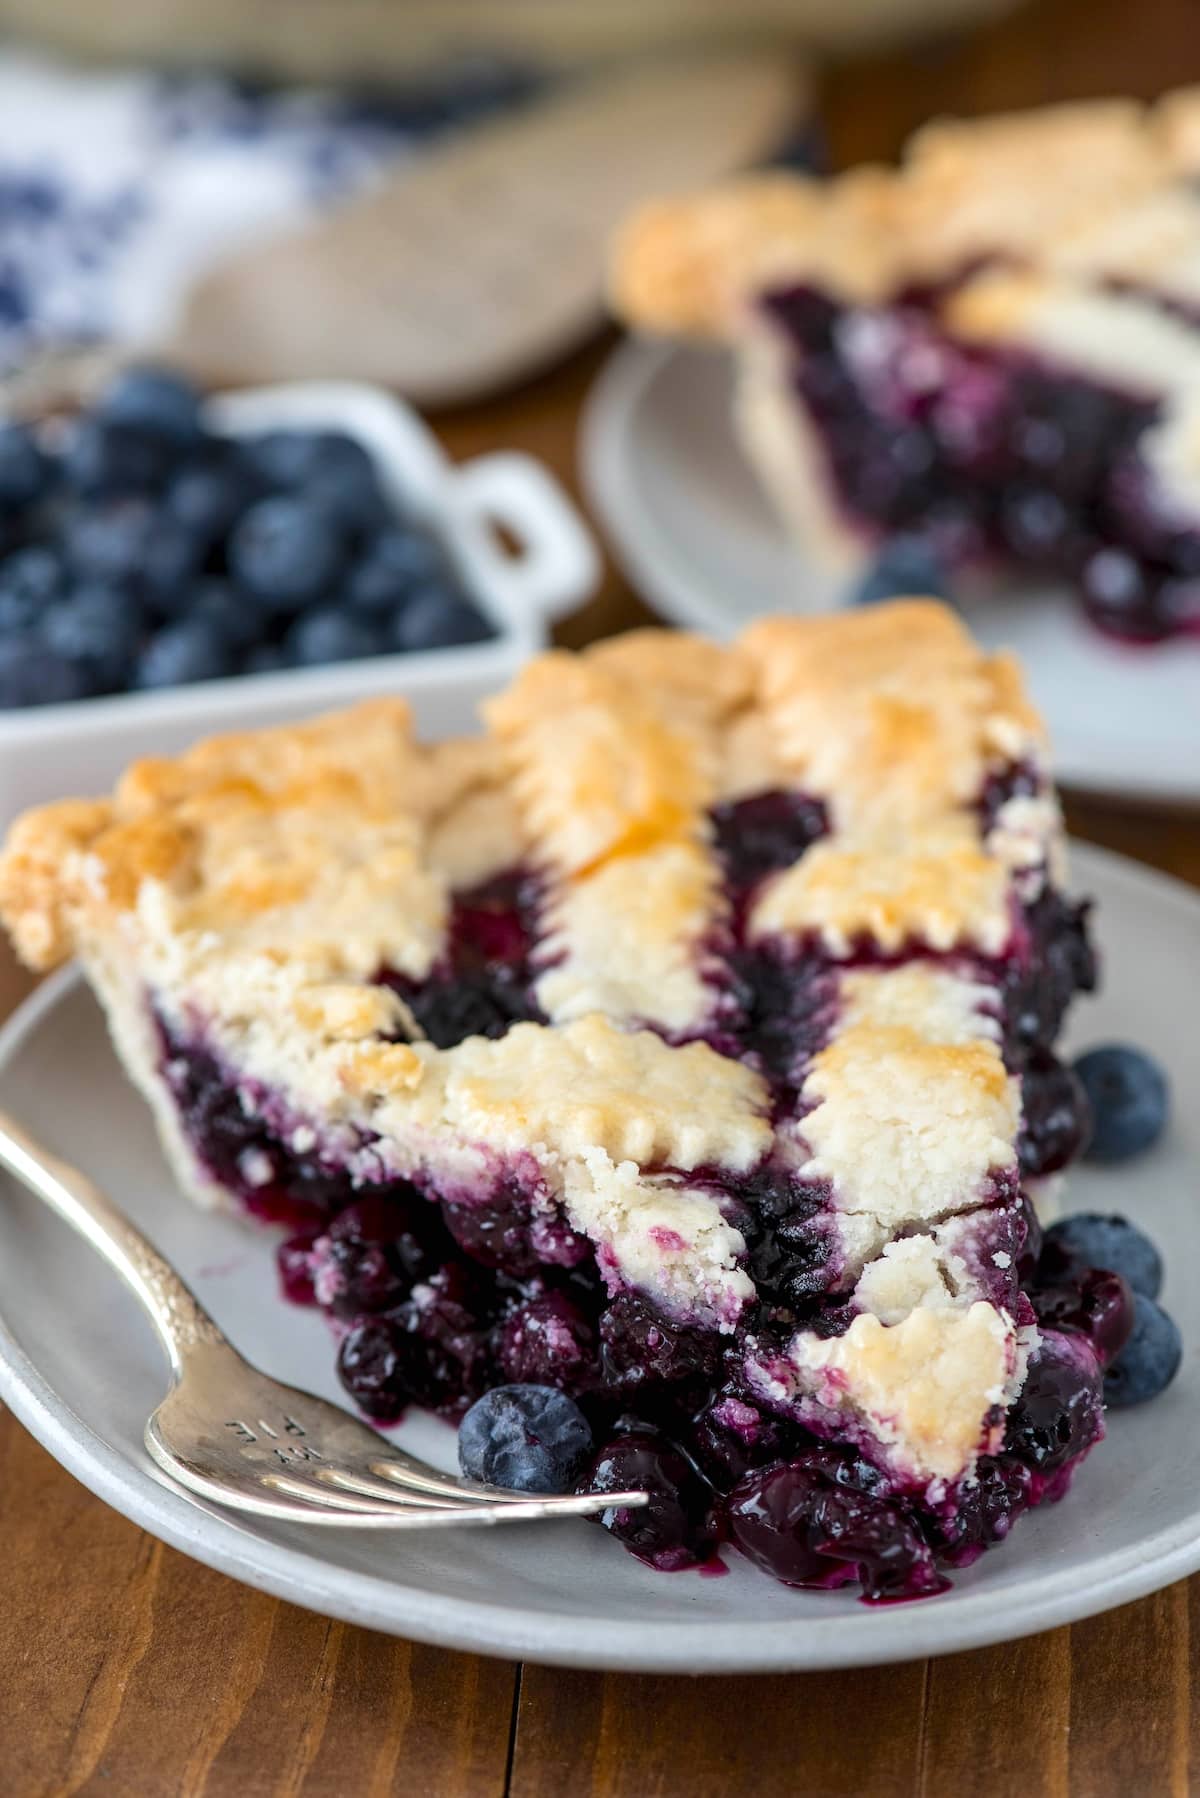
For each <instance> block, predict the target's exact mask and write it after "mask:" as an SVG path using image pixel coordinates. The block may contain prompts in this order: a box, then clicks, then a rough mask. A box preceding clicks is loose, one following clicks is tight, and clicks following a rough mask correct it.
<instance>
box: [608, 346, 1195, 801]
mask: <svg viewBox="0 0 1200 1798" xmlns="http://www.w3.org/2000/svg"><path fill="white" fill-rule="evenodd" d="M732 374H733V369H732V361H731V359H730V358H729V357H728V356H727V355H725V354H724V353H723V352H720V351H714V350H703V349H696V348H679V347H676V346H673V345H665V346H664V345H647V344H643V343H637V342H630V343H627V344H623V345H622V346H621V347H620V348H619V349H618V350H617V352H616V353H615V355H614V356H613V357H612V359H611V361H610V362H609V364H608V366H607V367H606V368H605V369H604V371H603V372H602V374H601V376H600V378H599V380H598V381H597V383H596V385H595V387H594V388H593V390H592V394H591V397H590V400H589V403H588V406H587V410H586V413H585V416H584V422H583V430H582V439H581V462H582V472H583V475H584V479H585V482H586V484H587V488H588V492H589V497H590V499H591V501H592V503H593V506H594V508H595V511H596V514H597V516H598V518H599V519H600V522H601V523H602V524H603V526H604V527H605V529H606V531H607V533H608V535H609V536H610V537H611V539H612V543H613V546H614V548H615V549H616V552H617V554H618V556H619V557H620V559H621V561H622V562H623V564H624V566H625V568H626V571H627V572H628V574H629V575H630V576H631V578H632V579H633V580H634V581H635V582H636V583H637V585H638V587H639V588H640V589H641V591H642V592H643V593H644V595H645V597H646V598H647V599H648V600H649V601H650V603H651V604H652V605H654V606H655V607H656V608H657V609H658V611H660V612H661V613H662V614H663V615H664V616H665V617H667V618H669V619H671V620H672V622H674V623H677V624H686V625H689V626H690V627H691V628H692V629H694V630H701V631H705V632H707V633H708V634H709V635H710V636H714V637H717V638H728V637H731V636H733V635H734V634H735V633H736V632H737V631H739V630H740V629H741V628H742V627H743V626H744V625H746V624H748V623H749V622H750V620H751V619H752V618H755V617H759V616H761V615H762V614H763V613H766V612H823V611H830V610H833V609H835V608H836V607H838V606H839V605H840V604H841V598H842V596H841V592H840V587H839V584H838V583H837V582H835V581H833V580H831V578H830V576H829V573H828V571H827V570H825V569H822V568H821V567H819V566H818V565H817V563H816V562H815V561H812V560H810V559H809V558H807V557H806V556H805V554H804V552H803V550H802V548H800V547H799V546H798V545H797V544H796V543H795V542H794V540H793V539H792V538H790V537H789V536H788V535H787V534H786V532H785V531H784V529H783V527H782V525H781V524H780V523H779V520H778V518H777V517H776V515H775V513H774V512H773V511H772V509H771V507H770V505H769V504H768V502H767V499H766V496H765V494H764V493H763V492H762V490H761V489H760V487H759V485H758V482H757V480H756V479H755V476H754V473H753V471H752V470H751V468H750V467H749V465H748V464H747V462H746V460H745V458H744V457H743V455H742V453H741V450H740V449H739V447H738V444H737V442H736V440H735V438H734V435H733V430H732V426H731V409H730V396H731V390H732ZM961 604H962V611H963V614H964V616H965V617H966V620H967V622H968V624H969V625H970V627H971V629H972V631H973V632H974V633H975V635H976V636H977V637H978V638H979V639H980V641H981V642H983V643H984V644H986V645H987V646H988V647H989V648H1006V649H1012V650H1015V651H1016V653H1017V654H1018V656H1019V657H1020V658H1021V661H1022V663H1023V664H1024V667H1025V672H1026V675H1027V677H1028V680H1029V684H1030V687H1031V688H1032V692H1033V698H1034V701H1035V703H1036V704H1037V706H1038V707H1039V709H1040V710H1041V712H1042V714H1043V716H1044V717H1045V719H1046V721H1047V723H1048V725H1049V728H1050V735H1051V739H1052V741H1053V744H1054V751H1055V763H1056V767H1057V771H1058V777H1059V779H1060V780H1061V782H1062V783H1063V785H1064V786H1071V787H1075V788H1079V789H1081V790H1084V791H1091V792H1101V793H1111V794H1116V795H1125V796H1128V797H1130V798H1137V799H1163V800H1170V801H1174V802H1185V803H1192V804H1194V803H1197V802H1200V643H1198V642H1196V641H1195V640H1190V639H1189V640H1186V641H1184V640H1182V639H1181V640H1178V641H1176V642H1174V643H1163V644H1156V645H1151V646H1148V647H1144V648H1139V647H1132V646H1127V645H1123V644H1119V643H1114V642H1112V641H1111V640H1110V639H1108V638H1106V637H1103V636H1101V635H1100V633H1099V632H1098V631H1096V630H1095V629H1094V628H1093V627H1092V626H1091V625H1090V624H1089V623H1088V621H1087V619H1086V618H1085V617H1084V616H1083V614H1082V613H1081V612H1080V610H1079V608H1078V606H1077V604H1076V602H1075V601H1074V600H1073V598H1072V597H1071V595H1070V593H1069V592H1067V590H1066V589H1065V588H1055V587H1053V586H1044V587H1043V586H1037V587H1034V586H1027V587H1024V588H1017V587H1015V586H1013V585H1011V584H1004V583H1000V582H993V583H989V584H988V585H987V586H981V587H980V588H979V590H978V591H972V592H969V593H967V592H964V593H963V595H962V596H961Z"/></svg>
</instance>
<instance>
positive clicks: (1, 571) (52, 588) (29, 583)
mask: <svg viewBox="0 0 1200 1798" xmlns="http://www.w3.org/2000/svg"><path fill="white" fill-rule="evenodd" d="M62 587H63V566H62V563H61V561H60V560H59V557H58V554H57V552H56V551H55V550H52V549H47V548H45V547H44V546H43V545H41V544H31V545H30V547H29V548H28V549H18V550H16V551H14V553H13V554H12V555H11V556H9V557H8V558H7V559H6V560H5V561H4V562H2V563H0V635H4V636H8V635H10V634H13V633H15V634H17V635H20V634H21V633H22V632H24V631H28V630H30V629H31V628H32V627H33V626H34V625H36V624H37V622H38V620H39V618H40V617H41V616H42V614H43V613H44V611H45V609H46V607H47V606H48V605H50V604H51V603H52V602H53V601H54V600H55V599H57V598H58V596H59V594H60V593H61V592H62Z"/></svg>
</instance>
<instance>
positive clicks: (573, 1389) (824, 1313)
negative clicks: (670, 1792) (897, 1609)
mask: <svg viewBox="0 0 1200 1798" xmlns="http://www.w3.org/2000/svg"><path fill="white" fill-rule="evenodd" d="M486 719H487V725H488V731H487V734H486V735H484V736H483V737H481V738H479V739H472V740H463V741H454V742H450V743H446V744H441V745H435V746H433V747H431V748H425V747H423V746H421V745H420V744H418V743H416V742H415V741H414V739H413V738H412V735H411V732H410V729H409V723H408V718H407V713H406V710H405V708H404V707H403V705H402V703H400V702H398V701H379V702H376V703H375V704H373V705H370V706H366V707H359V708H357V709H356V710H354V711H352V712H348V713H344V714H339V715H335V716H333V717H330V718H328V719H322V720H318V721H316V722H315V723H313V724H311V725H306V726H300V727H287V728H284V729H280V730H274V731H263V732H260V733H256V734H251V735H247V736H243V737H233V738H225V739H218V740H215V741H213V742H212V743H209V744H203V745H200V746H199V747H198V748H197V749H195V750H193V751H191V752H190V753H189V754H187V755H185V756H183V757H181V758H179V759H178V760H177V761H174V762H151V763H141V764H138V765H136V766H135V767H134V768H133V769H131V770H130V771H129V773H128V774H127V775H126V777H125V778H124V780H123V781H122V782H121V783H120V785H119V786H118V789H117V791H116V793H115V794H114V796H113V798H112V799H111V800H108V801H98V802H85V801H71V802H67V803H65V804H63V805H60V806H55V807H49V808H46V809H44V810H43V811H41V812H37V813H33V814H30V815H29V816H28V817H27V818H25V819H23V820H22V821H20V822H19V823H18V825H17V826H16V827H15V829H14V831H13V833H12V835H11V837H10V840H9V843H8V846H7V848H6V851H5V855H4V859H3V862H2V863H0V903H2V904H3V908H4V913H5V916H6V919H7V921H8V923H9V927H10V929H11V930H12V932H13V935H14V937H15V940H16V942H17V944H18V947H19V948H20V950H21V952H22V954H23V955H24V956H25V957H26V958H27V959H28V960H30V961H31V962H33V963H34V964H35V965H39V966H45V965H49V964H50V963H52V962H53V961H55V960H58V959H61V958H62V957H63V956H65V955H67V954H69V953H70V952H71V951H72V950H75V949H78V951H79V952H80V954H81V955H82V957H83V960H84V963H85V966H86V968H87V970H88V973H89V976H90V978H91V979H92V981H93V984H94V985H95V987H96V990H97V992H98V994H99V995H100V997H101V998H102V1000H103V1002H104V1003H105V1005H106V1007H107V1009H108V1012H109V1017H110V1021H111V1025H112V1029H113V1033H114V1037H115V1040H116V1043H117V1045H118V1047H119V1049H120V1052H121V1054H122V1056H123V1058H124V1060H125V1062H126V1064H127V1066H128V1068H129V1070H130V1072H131V1074H132V1076H133V1078H134V1079H135V1081H136V1082H137V1083H138V1085H139V1086H140V1087H141V1088H142V1090H143V1091H144V1093H145V1094H146V1096H147V1098H148V1099H149V1101H150V1103H151V1105H152V1107H153V1109H154V1111H155V1114H156V1117H157V1120H158V1123H159V1126H160V1129H161V1132H162V1135H163V1140H164V1144H165V1147H166V1149H167V1151H168V1153H169V1154H170V1156H171V1158H172V1161H173V1163H174V1165H175V1167H176V1169H177V1171H178V1173H179V1176H180V1178H181V1180H182V1181H183V1183H184V1184H185V1186H186V1187H187V1189H188V1190H189V1191H190V1192H191V1193H192V1194H193V1195H194V1196H195V1197H196V1198H197V1199H198V1200H199V1201H200V1202H201V1203H209V1204H212V1203H217V1204H222V1205H231V1204H232V1205H234V1206H237V1207H239V1208H241V1209H243V1210H245V1211H247V1212H250V1213H253V1214H254V1215H256V1216H259V1217H262V1218H266V1219H268V1220H269V1221H271V1222H273V1223H275V1224H276V1225H279V1226H281V1227H282V1231H283V1233H284V1234H283V1240H282V1241H281V1244H280V1247H279V1250H278V1261H279V1274H280V1284H281V1287H282V1290H283V1292H284V1293H285V1295H286V1296H287V1297H289V1298H291V1299H293V1300H296V1301H298V1302H301V1303H306V1304H315V1305H318V1306H319V1307H320V1308H321V1309H322V1310H323V1311H324V1312H325V1313H326V1314H327V1315H328V1317H329V1319H330V1322H331V1325H332V1328H333V1332H334V1336H335V1340H336V1354H337V1360H338V1370H339V1373H340V1376H341V1379H342V1381H343V1384H344V1385H345V1387H346V1390H347V1392H348V1394H349V1395H350V1396H351V1397H352V1398H353V1400H354V1401H355V1402H356V1404H358V1405H359V1406H360V1407H361V1409H362V1410H363V1411H364V1412H365V1413H366V1414H367V1415H368V1416H370V1417H372V1418H374V1419H376V1420H377V1421H379V1422H381V1423H391V1422H394V1421H395V1420H397V1419H398V1418H400V1417H401V1416H402V1414H403V1413H404V1411H405V1409H406V1408H407V1407H408V1406H410V1405H419V1406H425V1407H429V1408H432V1409H434V1410H437V1411H439V1412H441V1413H442V1414H443V1415H445V1416H447V1417H452V1418H457V1417H460V1416H461V1415H462V1414H463V1412H464V1411H465V1410H466V1408H467V1407H468V1406H469V1405H470V1404H471V1403H472V1402H473V1401H474V1400H475V1399H477V1398H478V1397H479V1396H480V1395H481V1394H483V1393H485V1392H488V1391H490V1390H491V1389H493V1388H495V1387H498V1386H519V1387H527V1386H534V1387H554V1388H557V1389H559V1390H560V1391H562V1392H563V1393H565V1394H567V1395H569V1396H570V1397H571V1398H572V1399H574V1400H575V1401H576V1403H577V1404H578V1405H579V1406H580V1407H581V1409H582V1411H583V1413H584V1416H585V1417H586V1419H587V1423H588V1425H589V1427H590V1429H591V1433H592V1437H593V1439H594V1442H595V1443H596V1445H597V1452H596V1456H595V1460H594V1463H593V1464H592V1465H591V1466H590V1467H589V1468H587V1469H586V1470H585V1472H584V1474H583V1476H582V1477H583V1478H584V1479H585V1480H587V1481H590V1482H593V1483H595V1484H597V1485H599V1486H600V1487H601V1488H603V1487H604V1485H605V1483H606V1482H607V1484H608V1486H609V1488H610V1489H612V1490H614V1491H617V1490H622V1489H626V1490H627V1489H629V1487H630V1485H631V1483H632V1484H633V1485H636V1486H639V1487H644V1488H645V1489H646V1490H648V1491H649V1492H650V1493H651V1503H650V1505H649V1506H648V1508H647V1509H646V1510H645V1511H640V1512H637V1513H621V1512H619V1511H618V1510H616V1509H614V1510H613V1511H610V1512H607V1513H605V1514H604V1522H605V1524H606V1527H607V1528H608V1529H609V1530H610V1532H611V1533H612V1534H613V1535H614V1536H615V1537H616V1538H617V1539H618V1540H620V1541H622V1542H623V1543H624V1544H625V1545H626V1546H627V1547H628V1548H629V1549H630V1550H631V1551H632V1552H633V1553H634V1554H636V1555H638V1556H639V1557H641V1558H642V1559H643V1560H645V1561H647V1562H649V1563H651V1564H652V1565H654V1566H657V1567H660V1568H666V1569H674V1568H679V1567H684V1566H691V1565H696V1564H703V1563H706V1562H709V1561H710V1560H711V1559H712V1557H713V1555H714V1553H715V1551H716V1549H717V1547H718V1546H719V1545H720V1544H721V1543H722V1542H725V1543H730V1544H733V1545H734V1546H736V1547H737V1548H738V1549H740V1550H741V1551H742V1552H743V1553H744V1554H746V1555H747V1556H748V1557H749V1558H750V1560H751V1561H753V1562H755V1563H756V1564H757V1565H758V1566H760V1567H762V1568H764V1569H766V1570H767V1571H768V1572H770V1573H772V1574H773V1575H774V1576H775V1577H777V1578H779V1579H781V1580H783V1581H785V1582H787V1583H792V1584H797V1585H812V1586H817V1587H834V1586H840V1585H843V1584H847V1583H851V1582H857V1583H858V1585H859V1586H860V1587H861V1590H862V1592H863V1594H864V1596H865V1597H867V1598H869V1599H871V1600H875V1601H883V1600H887V1599H893V1598H902V1597H916V1596H921V1595H924V1594H927V1593H933V1592H937V1591H939V1590H941V1589H942V1588H943V1586H944V1584H945V1569H946V1568H953V1567H956V1566H963V1565H966V1564H967V1563H968V1562H969V1561H970V1560H972V1559H973V1558H974V1557H975V1556H977V1555H978V1554H979V1553H980V1552H982V1550H983V1549H984V1548H986V1547H988V1546H990V1545H992V1544H993V1543H995V1542H998V1541H1000V1540H1001V1539H1002V1538H1003V1537H1004V1536H1005V1534H1006V1533H1007V1531H1008V1529H1009V1528H1010V1527H1011V1524H1012V1522H1013V1521H1014V1520H1015V1518H1016V1517H1017V1516H1019V1515H1020V1514H1021V1512H1022V1511H1024V1510H1026V1509H1028V1508H1030V1507H1031V1506H1032V1505H1035V1504H1037V1503H1039V1502H1041V1501H1042V1500H1043V1499H1046V1498H1057V1497H1059V1496H1061V1495H1062V1493H1063V1492H1064V1491H1065V1490H1066V1487H1067V1484H1068V1483H1069V1480H1070V1477H1071V1474H1072V1472H1073V1470H1074V1468H1075V1467H1076V1466H1077V1465H1078V1463H1079V1462H1080V1460H1081V1459H1082V1458H1083V1456H1084V1455H1086V1453H1087V1452H1088V1451H1089V1449H1090V1448H1091V1447H1092V1445H1093V1444H1094V1443H1095V1442H1096V1441H1097V1440H1098V1439H1099V1438H1100V1437H1101V1436H1102V1434H1103V1398H1102V1391H1103V1375H1104V1368H1105V1366H1106V1365H1107V1364H1108V1363H1109V1362H1110V1361H1111V1360H1112V1359H1113V1358H1114V1356H1115V1355H1116V1354H1117V1353H1118V1351H1119V1350H1120V1348H1121V1346H1122V1344H1123V1342H1124V1339H1125V1336H1126V1335H1128V1333H1129V1331H1130V1329H1131V1328H1132V1327H1133V1322H1134V1318H1133V1309H1132V1304H1131V1301H1130V1298H1129V1293H1128V1289H1127V1288H1126V1287H1125V1285H1124V1282H1123V1281H1122V1280H1121V1279H1120V1278H1119V1276H1116V1275H1112V1274H1107V1273H1101V1272H1100V1271H1098V1270H1096V1269H1091V1268H1088V1267H1086V1266H1083V1265H1079V1264H1076V1263H1075V1262H1069V1263H1068V1262H1066V1261H1065V1260H1064V1257H1063V1256H1062V1255H1061V1254H1050V1253H1043V1250H1042V1247H1041V1231H1040V1225H1039V1223H1038V1220H1037V1212H1036V1202H1040V1201H1045V1200H1046V1198H1047V1197H1048V1195H1049V1193H1050V1191H1051V1188H1052V1186H1053V1184H1054V1181H1055V1178H1056V1177H1057V1175H1058V1174H1059V1172H1060V1171H1061V1169H1062V1168H1063V1167H1064V1166H1065V1165H1066V1164H1067V1163H1068V1162H1069V1160H1070V1159H1071V1157H1072V1155H1073V1154H1074V1153H1075V1152H1076V1151H1077V1149H1078V1148H1079V1146H1080V1143H1081V1142H1082V1140H1083V1138H1084V1136H1085V1134H1086V1130H1087V1120H1086V1106H1085V1103H1084V1101H1083V1098H1082V1093H1081V1089H1079V1087H1078V1083H1077V1082H1076V1081H1075V1080H1074V1076H1072V1075H1071V1074H1070V1073H1069V1071H1068V1070H1066V1069H1064V1068H1063V1067H1062V1066H1061V1065H1060V1064H1059V1063H1058V1062H1057V1060H1056V1059H1055V1055H1054V1043H1055V1039H1056V1036H1057V1033H1058V1030H1059V1027H1060V1025H1061V1022H1062V1019H1063V1015H1064V1013H1065V1011H1066V1009H1067V1006H1068V1004H1069V1002H1070V1000H1071V998H1072V996H1073V995H1074V993H1075V992H1076V991H1079V990H1085V991H1086V990H1089V989H1090V988H1091V986H1092V985H1093V984H1094V980H1095V967H1094V962H1093V958H1092V954H1091V950H1090V948H1089V945H1088V938H1087V920H1086V908H1085V907H1081V906H1078V905H1076V904H1075V903H1073V902H1072V901H1070V900H1069V899H1068V898H1067V897H1066V896H1065V892H1064V884H1063V883H1064V878H1065V876H1064V869H1063V857H1062V843H1061V827H1060V820H1059V815H1058V811H1057V806H1056V802H1055V799H1054V795H1053V791H1052V788H1051V787H1050V785H1049V782H1048V779H1047V776H1046V773H1045V746H1044V742H1043V740H1042V734H1041V727H1040V724H1039V722H1038V720H1037V718H1036V716H1035V715H1034V714H1033V713H1032V712H1031V710H1030V709H1029V707H1028V704H1027V702H1026V701H1025V698H1024V696H1023V693H1022V690H1021V686H1020V680H1019V677H1018V675H1017V672H1016V670H1015V668H1014V667H1013V666H1012V664H1011V663H1010V662H1008V661H1007V660H1006V659H1005V658H1003V657H989V656H985V655H983V654H982V653H981V652H979V651H978V650H977V649H976V648H975V646H974V645H973V644H972V643H971V641H970V639H969V637H968V636H967V635H966V633H965V632H964V630H963V629H962V627H961V626H960V625H959V624H958V622H957V621H956V620H955V619H954V617H953V615H952V614H950V613H949V612H947V611H946V610H945V609H944V608H942V607H940V606H938V605H936V604H934V603H932V602H918V601H913V602H905V603H903V604H898V605H895V606H890V607H881V608H878V609H876V610H873V611H872V612H870V613H866V612H864V613H861V614H858V615H855V616H853V617H847V618H843V619H832V620H831V619H823V620H805V621H802V620H773V621H770V622H766V623H763V624H760V625H758V626H756V627H754V628H753V629H752V630H751V631H750V632H748V633H747V635H746V636H745V637H744V638H743V639H742V641H741V642H740V643H739V644H738V645H737V646H735V647H734V648H732V649H728V650H720V649H717V648H716V647H715V646H713V645H710V644H707V643H705V642H703V641H701V640H699V639H690V638H684V637H673V636H669V635H667V634H659V633H641V634H635V635H633V636H631V637H628V638H622V639H617V640H615V641H614V642H612V643H608V644H602V645H599V646H597V647H596V648H594V649H593V650H590V651H588V652H586V653H585V654H584V655H583V656H580V657H571V656H568V655H566V654H563V653H557V652H556V653H553V654H551V655H548V656H545V657H542V658H541V659H539V660H538V661H536V662H534V663H533V664H531V665H530V666H529V668H527V669H526V671H525V672H524V673H523V674H522V675H521V677H520V678H519V679H518V680H517V682H516V683H515V684H514V686H513V687H512V688H511V689H510V690H509V691H508V692H507V693H506V694H504V695H502V696H501V697H500V698H499V699H497V700H495V701H493V702H492V703H491V704H490V705H489V706H488V708H487V709H486Z"/></svg>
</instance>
